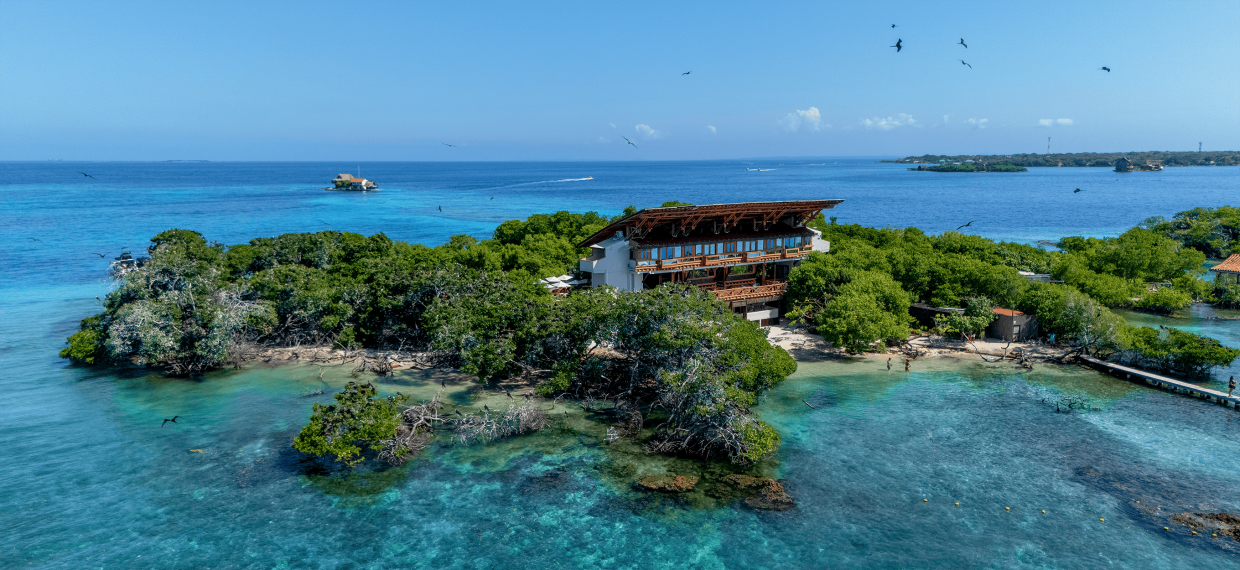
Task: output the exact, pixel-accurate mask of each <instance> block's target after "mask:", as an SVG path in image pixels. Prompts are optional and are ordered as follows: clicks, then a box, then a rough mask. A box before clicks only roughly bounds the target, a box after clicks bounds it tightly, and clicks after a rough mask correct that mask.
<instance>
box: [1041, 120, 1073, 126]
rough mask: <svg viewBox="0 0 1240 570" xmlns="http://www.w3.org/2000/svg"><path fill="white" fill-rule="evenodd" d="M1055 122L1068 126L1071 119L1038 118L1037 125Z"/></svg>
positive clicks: (1070, 124) (1070, 123) (1047, 124)
mask: <svg viewBox="0 0 1240 570" xmlns="http://www.w3.org/2000/svg"><path fill="white" fill-rule="evenodd" d="M1055 124H1059V125H1063V126H1065V127H1070V126H1072V119H1038V126H1039V127H1050V126H1053V125H1055Z"/></svg>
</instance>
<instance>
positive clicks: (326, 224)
mask: <svg viewBox="0 0 1240 570" xmlns="http://www.w3.org/2000/svg"><path fill="white" fill-rule="evenodd" d="M319 222H321V223H322V224H323V225H325V226H330V225H331V224H329V223H327V222H324V221H323V220H319Z"/></svg>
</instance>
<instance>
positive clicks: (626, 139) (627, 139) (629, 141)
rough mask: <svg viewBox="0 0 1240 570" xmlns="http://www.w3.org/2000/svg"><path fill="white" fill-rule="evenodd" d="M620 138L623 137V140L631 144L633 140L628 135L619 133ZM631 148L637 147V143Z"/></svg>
mask: <svg viewBox="0 0 1240 570" xmlns="http://www.w3.org/2000/svg"><path fill="white" fill-rule="evenodd" d="M620 138H622V139H624V142H626V143H629V144H633V141H631V140H629V137H626V136H624V135H620ZM633 148H637V145H635V144H633Z"/></svg>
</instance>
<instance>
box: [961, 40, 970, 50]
mask: <svg viewBox="0 0 1240 570" xmlns="http://www.w3.org/2000/svg"><path fill="white" fill-rule="evenodd" d="M960 45H962V46H964V49H969V44H966V43H964V38H960Z"/></svg>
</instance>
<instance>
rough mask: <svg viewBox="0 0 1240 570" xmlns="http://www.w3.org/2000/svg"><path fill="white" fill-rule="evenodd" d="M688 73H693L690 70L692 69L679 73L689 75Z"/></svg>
mask: <svg viewBox="0 0 1240 570" xmlns="http://www.w3.org/2000/svg"><path fill="white" fill-rule="evenodd" d="M690 73H693V72H692V71H686V72H684V73H682V74H681V75H689V74H690Z"/></svg>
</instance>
